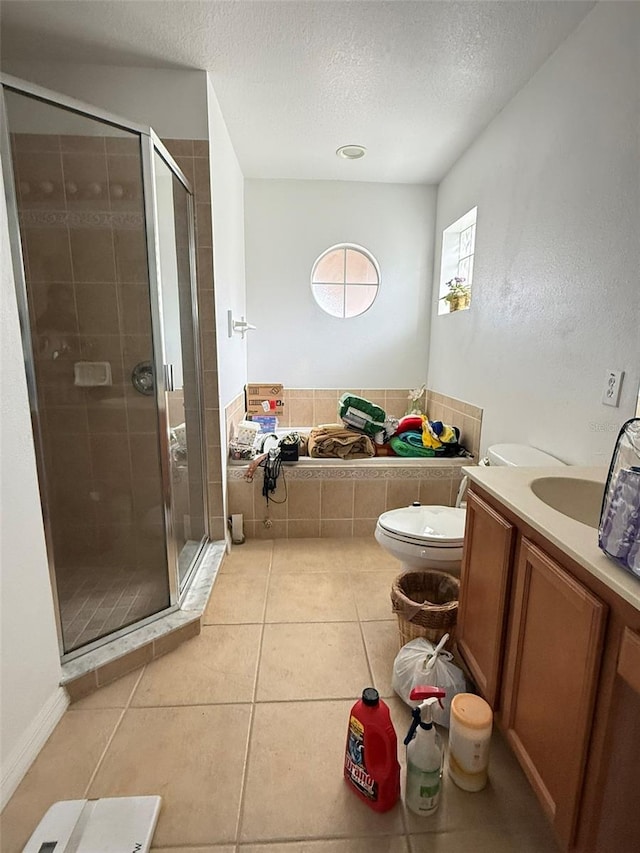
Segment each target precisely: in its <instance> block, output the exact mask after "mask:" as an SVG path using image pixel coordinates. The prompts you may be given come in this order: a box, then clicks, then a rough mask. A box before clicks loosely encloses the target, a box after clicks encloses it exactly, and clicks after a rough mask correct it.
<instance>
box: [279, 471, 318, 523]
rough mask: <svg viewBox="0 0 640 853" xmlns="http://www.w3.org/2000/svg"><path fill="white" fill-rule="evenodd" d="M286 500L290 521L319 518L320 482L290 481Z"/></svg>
mask: <svg viewBox="0 0 640 853" xmlns="http://www.w3.org/2000/svg"><path fill="white" fill-rule="evenodd" d="M288 492H289V497H288V500H287V505H288V515H289V518H290V519H298V518H299V519H303V518H304V519H315V518H319V517H320V480H291V481H290V482H289V483H288Z"/></svg>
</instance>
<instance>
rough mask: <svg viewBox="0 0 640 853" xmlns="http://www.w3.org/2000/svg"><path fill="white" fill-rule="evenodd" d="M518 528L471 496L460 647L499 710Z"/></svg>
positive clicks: (460, 607)
mask: <svg viewBox="0 0 640 853" xmlns="http://www.w3.org/2000/svg"><path fill="white" fill-rule="evenodd" d="M514 539H515V528H514V527H513V526H512V525H511V524H509V522H508V521H506V520H505V519H504V518H503V517H502V516H501V515H500V514H499V513H497V512H496V511H495V510H494V509H492V508H491V507H490V506H489V505H488V504H487V503H485V502H484V501H483V500H482V499H481V498H479V497H478V496H477V495H475V494H474V493H473V492H468V493H467V521H466V530H465V539H464V553H463V557H462V570H461V584H460V604H459V608H458V626H457V629H456V631H457V633H456V637H457V645H458V649H459V651H460V654H461V655H462V657H463V658H464V660H465V663H466V664H467V666H468V667H469V671H470V672H471V675H472V676H473V678H474V680H475V682H476V685H477V687H478V690H479V691H480V693H482V695H483V696H484V698H485V699H486V700H487V702H488V703H489V704H490V705H491V707H492V708H494V709H495V708H496V703H497V699H498V684H499V678H500V671H501V666H502V655H503V641H504V632H505V624H506V606H507V595H508V591H509V576H510V569H511V553H512V550H513V542H514Z"/></svg>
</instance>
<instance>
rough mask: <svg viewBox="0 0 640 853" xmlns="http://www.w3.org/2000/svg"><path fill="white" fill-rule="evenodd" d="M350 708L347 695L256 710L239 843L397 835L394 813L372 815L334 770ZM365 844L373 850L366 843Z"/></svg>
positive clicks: (399, 818) (396, 814) (398, 825)
mask: <svg viewBox="0 0 640 853" xmlns="http://www.w3.org/2000/svg"><path fill="white" fill-rule="evenodd" d="M272 627H274V628H275V627H276V626H272ZM363 683H364V682H363ZM360 690H361V686H359V687H358V688H356V695H357V694H359V693H360ZM351 705H352V698H351V697H350V699H349V701H347V702H321V703H320V702H305V703H285V704H283V703H276V704H265V705H258V706H257V707H256V711H255V716H254V725H253V731H252V735H251V746H250V750H249V765H248V769H247V778H246V783H245V808H244V814H243V819H242V824H241V827H240V840H241V841H261V842H265V841H269V840H270V839H281V838H283V837H284V838H305V839H309V838H322V837H327V836H331V837H333V838H335V837H336V836H337V837H340V836H342V837H349V838H352V837H358V836H360V837H362V836H371V835H377V836H381V835H385V836H386V835H390V834H396V835H399V834H402V832H403V822H402V810H401V809H399V808H396V809H393V810H392V811H391V812H387V813H386V814H375V815H374V814H372V812H371V811H370V809H368V808H367V807H366V806H365V805H364V804H362V803H359V802H358V801H357V799H356V798H355V797H354V795H353V793H352V792H351V791H349V790H348V788H347V786H346V785H345V783H344V780H343V778H342V773H341V772H340V771H339V767H340V764H339V758H337V756H341V755H342V754H343V752H344V742H345V734H346V726H347V719H348V715H349V709H350V707H351ZM313 731H322V743H323V748H322V749H321V750H319V749H318V748H317V743H316V742H315V740H314V738H310V737H309V732H313ZM292 743H295V744H296V772H295V773H291V770H290V768H291V744H292ZM337 768H338V769H337ZM265 779H277V780H278V784H277V785H265ZM292 803H295V804H296V807H295V808H292V807H291V804H292ZM310 849H312V848H310ZM347 849H348V850H350V851H351V850H352V848H347ZM356 849H359V848H356ZM366 849H367V850H371V851H374V850H377V848H376V847H373V846H369V845H367V847H366ZM383 849H384V848H383ZM345 853H346V851H345Z"/></svg>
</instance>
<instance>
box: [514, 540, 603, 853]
mask: <svg viewBox="0 0 640 853" xmlns="http://www.w3.org/2000/svg"><path fill="white" fill-rule="evenodd" d="M515 582H516V586H515V594H514V606H513V622H512V625H511V630H510V635H509V648H508V652H507V662H506V669H505V677H504V683H503V706H502V707H503V717H502V722H503V726H504V728H505V731H506V736H507V739H508V741H509V743H510V744H511V746H512V748H513V750H514V752H515V753H516V755H517V757H518V759H519V761H520V763H521V765H522V767H523V769H524V771H525V773H526V774H527V776H528V777H529V781H530V782H531V784H532V786H533V788H534V790H535V791H536V793H537V795H538V797H539V799H540V801H541V803H542V806H543V808H544V809H545V811H546V812H547V814H548V816H549V818H550V820H551V821H552V823H553V826H554V828H555V831H556V834H557V835H558V838H559V839H560V840H561V842H562V843H563V845H564V846H565V847H567V848H568V847H569V846H570V844H571V840H572V838H573V834H574V829H575V821H576V816H577V810H578V806H579V800H580V795H581V788H582V779H583V774H584V766H585V762H586V756H587V747H588V743H589V736H590V731H591V719H592V713H593V703H594V697H595V692H596V688H597V682H598V675H599V665H600V658H601V653H602V641H603V635H604V626H605V620H606V611H607V608H606V606H605V605H604V604H603V603H602V602H601V601H600V600H599V599H597V598H596V597H595V596H594V595H593V594H592V593H591V592H589V591H588V590H586V589H585V588H584V587H583V586H582V585H581V584H579V583H578V582H577V581H576V580H574V579H573V578H572V577H571V576H570V575H569V574H568V573H567V572H566V571H565V570H564V569H562V568H561V567H560V566H559V565H558V564H557V563H556V562H554V561H553V560H552V559H551V558H550V557H548V556H547V555H546V554H545V553H544V552H543V551H541V550H539V549H538V548H537V547H536V546H535V545H533V544H532V543H531V542H529V541H528V540H527V539H524V538H523V539H522V543H521V549H520V557H519V560H518V565H517V570H516V578H515Z"/></svg>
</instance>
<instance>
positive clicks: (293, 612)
mask: <svg viewBox="0 0 640 853" xmlns="http://www.w3.org/2000/svg"><path fill="white" fill-rule="evenodd" d="M357 618H358V617H357V614H356V608H355V604H354V600H353V594H352V592H351V588H350V586H349V582H348V578H347V576H346V575H343V574H338V573H336V572H330V573H329V572H327V573H322V572H315V573H314V574H311V575H308V576H307V575H303V574H278V575H274V576H273V577H272V578H271V579H270V581H269V595H268V598H267V611H266V616H265V622H352V621H355V620H357Z"/></svg>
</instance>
